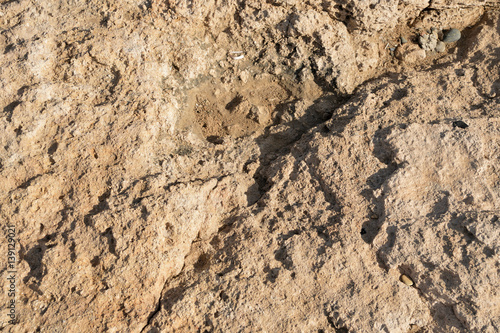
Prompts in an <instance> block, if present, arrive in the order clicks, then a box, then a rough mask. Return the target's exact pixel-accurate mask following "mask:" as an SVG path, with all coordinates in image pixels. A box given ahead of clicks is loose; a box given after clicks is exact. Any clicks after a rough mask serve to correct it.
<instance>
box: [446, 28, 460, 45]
mask: <svg viewBox="0 0 500 333" xmlns="http://www.w3.org/2000/svg"><path fill="white" fill-rule="evenodd" d="M460 37H462V34H461V33H460V30H458V29H450V30H449V31H447V32H446V33H445V34H444V38H443V42H445V43H453V42H456V41H457V40H459V39H460Z"/></svg>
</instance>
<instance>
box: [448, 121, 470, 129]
mask: <svg viewBox="0 0 500 333" xmlns="http://www.w3.org/2000/svg"><path fill="white" fill-rule="evenodd" d="M452 125H453V128H455V127H460V128H467V127H469V125H467V124H466V123H464V122H463V121H461V120H457V121H454V122H453V124H452Z"/></svg>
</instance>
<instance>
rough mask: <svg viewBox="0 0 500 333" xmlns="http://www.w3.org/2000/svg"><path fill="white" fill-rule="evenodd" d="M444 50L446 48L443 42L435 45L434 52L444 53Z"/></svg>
mask: <svg viewBox="0 0 500 333" xmlns="http://www.w3.org/2000/svg"><path fill="white" fill-rule="evenodd" d="M444 50H446V46H445V45H444V43H443V42H441V41H439V42H437V43H436V52H444Z"/></svg>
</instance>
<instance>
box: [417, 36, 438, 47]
mask: <svg viewBox="0 0 500 333" xmlns="http://www.w3.org/2000/svg"><path fill="white" fill-rule="evenodd" d="M437 42H438V37H437V34H436V33H431V34H424V35H420V37H419V38H418V43H419V44H420V46H421V47H422V48H423V49H424V50H426V51H434V50H435V49H436V44H437Z"/></svg>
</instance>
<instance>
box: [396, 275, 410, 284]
mask: <svg viewBox="0 0 500 333" xmlns="http://www.w3.org/2000/svg"><path fill="white" fill-rule="evenodd" d="M399 279H400V280H401V282H403V283H404V284H406V285H407V286H413V280H412V279H410V278H409V277H408V276H406V275H404V274H402V275H401V277H400V278H399Z"/></svg>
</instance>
